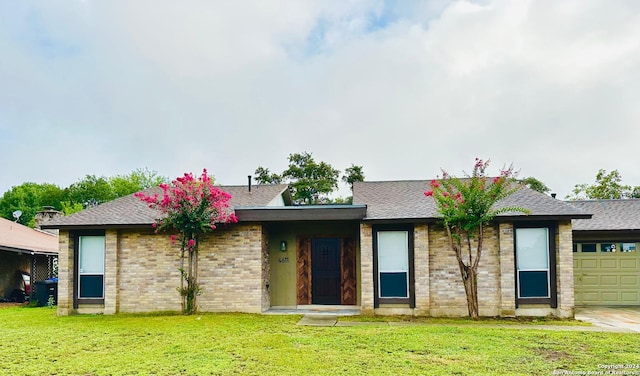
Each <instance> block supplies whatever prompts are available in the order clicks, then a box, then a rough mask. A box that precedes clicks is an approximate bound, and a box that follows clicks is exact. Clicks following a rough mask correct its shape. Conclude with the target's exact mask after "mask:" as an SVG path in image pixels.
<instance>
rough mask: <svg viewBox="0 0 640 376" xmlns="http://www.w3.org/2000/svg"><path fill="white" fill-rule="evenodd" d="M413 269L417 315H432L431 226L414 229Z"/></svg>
mask: <svg viewBox="0 0 640 376" xmlns="http://www.w3.org/2000/svg"><path fill="white" fill-rule="evenodd" d="M413 238H414V247H413V259H414V263H413V269H414V279H415V296H416V307H415V314H416V315H425V316H426V315H429V314H430V291H429V289H430V283H429V273H425V272H426V271H428V270H429V249H430V247H429V226H427V225H426V224H422V225H416V226H415V227H414V229H413Z"/></svg>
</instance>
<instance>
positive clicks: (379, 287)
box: [373, 226, 415, 308]
mask: <svg viewBox="0 0 640 376" xmlns="http://www.w3.org/2000/svg"><path fill="white" fill-rule="evenodd" d="M373 250H374V288H375V302H374V305H375V307H379V305H380V304H408V305H409V306H410V307H411V308H413V307H414V306H415V302H414V296H413V295H414V293H413V226H380V227H378V226H374V231H373Z"/></svg>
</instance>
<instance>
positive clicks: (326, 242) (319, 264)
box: [311, 238, 341, 304]
mask: <svg viewBox="0 0 640 376" xmlns="http://www.w3.org/2000/svg"><path fill="white" fill-rule="evenodd" d="M340 274H341V273H340V239H331V238H328V239H313V240H312V242H311V304H340V285H341V284H340Z"/></svg>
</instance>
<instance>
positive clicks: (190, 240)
mask: <svg viewBox="0 0 640 376" xmlns="http://www.w3.org/2000/svg"><path fill="white" fill-rule="evenodd" d="M195 245H196V241H195V240H193V239H189V241H188V242H187V247H189V248H193V247H194V246H195Z"/></svg>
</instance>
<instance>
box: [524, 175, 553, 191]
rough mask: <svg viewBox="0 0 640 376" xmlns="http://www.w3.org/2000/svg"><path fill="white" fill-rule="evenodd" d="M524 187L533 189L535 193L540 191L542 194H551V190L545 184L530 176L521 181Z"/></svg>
mask: <svg viewBox="0 0 640 376" xmlns="http://www.w3.org/2000/svg"><path fill="white" fill-rule="evenodd" d="M520 182H522V183H523V184H524V185H526V186H527V187H529V188H530V189H533V190H534V191H538V192H540V193H549V191H550V190H551V189H549V187H547V186H546V185H545V184H544V183H543V182H541V181H540V180H538V179H536V178H534V177H533V176H529V177H528V178H524V179H522V180H520Z"/></svg>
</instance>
